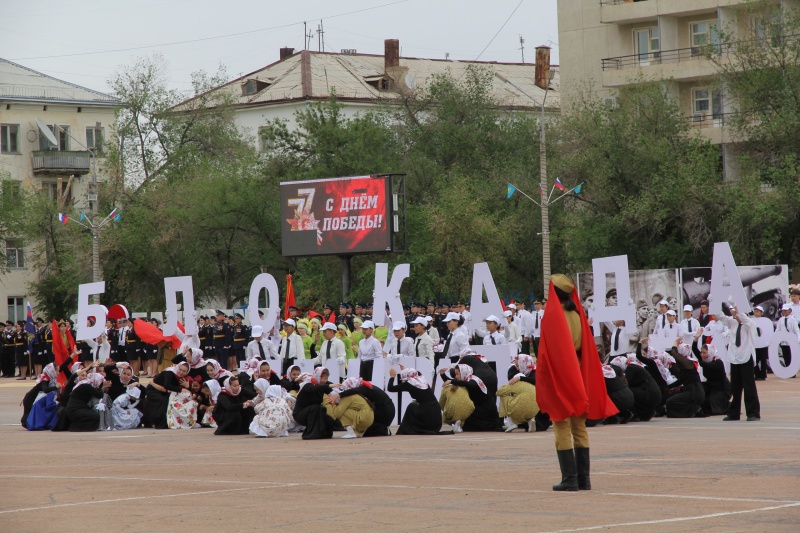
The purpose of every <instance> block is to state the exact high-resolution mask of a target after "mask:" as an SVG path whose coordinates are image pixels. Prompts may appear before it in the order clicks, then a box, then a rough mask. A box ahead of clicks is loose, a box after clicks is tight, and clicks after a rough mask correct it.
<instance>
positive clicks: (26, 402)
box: [20, 382, 44, 427]
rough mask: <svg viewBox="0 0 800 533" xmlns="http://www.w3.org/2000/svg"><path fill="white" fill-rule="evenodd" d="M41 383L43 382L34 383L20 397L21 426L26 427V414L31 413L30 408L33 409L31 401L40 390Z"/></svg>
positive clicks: (34, 399)
mask: <svg viewBox="0 0 800 533" xmlns="http://www.w3.org/2000/svg"><path fill="white" fill-rule="evenodd" d="M43 383H44V382H42V383H37V384H36V385H34V386H33V387H32V388H31V390H29V391H28V392H27V393H25V396H23V398H22V418H21V419H20V423H21V424H22V427H28V426H27V424H28V422H27V421H28V415H29V414H30V413H31V409H33V402H34V401H36V397H37V396H38V395H39V393H40V392H41V391H42V384H43Z"/></svg>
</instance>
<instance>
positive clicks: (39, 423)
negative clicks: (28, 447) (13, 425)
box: [25, 392, 58, 431]
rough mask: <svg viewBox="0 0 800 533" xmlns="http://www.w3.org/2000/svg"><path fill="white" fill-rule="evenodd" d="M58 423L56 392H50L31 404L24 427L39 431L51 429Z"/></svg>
mask: <svg viewBox="0 0 800 533" xmlns="http://www.w3.org/2000/svg"><path fill="white" fill-rule="evenodd" d="M57 423H58V404H57V403H56V393H55V392H50V393H48V394H47V396H44V397H42V398H41V399H40V400H39V401H38V402H36V403H34V404H33V409H31V412H30V414H29V415H28V419H27V420H26V421H25V427H27V428H28V431H41V430H44V429H53V428H54V427H56V424H57Z"/></svg>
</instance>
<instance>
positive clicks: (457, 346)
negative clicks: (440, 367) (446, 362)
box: [444, 329, 469, 357]
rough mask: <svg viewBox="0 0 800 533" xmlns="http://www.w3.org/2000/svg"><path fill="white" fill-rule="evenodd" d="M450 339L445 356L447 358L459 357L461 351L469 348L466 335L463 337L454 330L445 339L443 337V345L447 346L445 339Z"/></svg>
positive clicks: (459, 332)
mask: <svg viewBox="0 0 800 533" xmlns="http://www.w3.org/2000/svg"><path fill="white" fill-rule="evenodd" d="M448 338H450V346H449V347H448V349H447V353H446V354H445V356H447V357H458V356H460V355H461V350H465V349H467V348H469V341H468V340H467V337H466V335H464V334H463V333H462V332H461V331H459V330H458V329H456V330H455V331H454V332H451V333H450V334H449V335H448V336H447V337H445V340H444V343H445V344H447V339H448Z"/></svg>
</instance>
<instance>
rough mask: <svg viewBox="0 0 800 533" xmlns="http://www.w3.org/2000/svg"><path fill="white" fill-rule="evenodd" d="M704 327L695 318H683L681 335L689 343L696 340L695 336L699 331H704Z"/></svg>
mask: <svg viewBox="0 0 800 533" xmlns="http://www.w3.org/2000/svg"><path fill="white" fill-rule="evenodd" d="M702 331H703V327H702V326H701V325H700V322H698V321H697V319H695V318H684V319H683V320H681V337H683V338H684V340H685V341H688V343H689V344H691V343H693V342H694V337H695V335H697V333H698V332H702Z"/></svg>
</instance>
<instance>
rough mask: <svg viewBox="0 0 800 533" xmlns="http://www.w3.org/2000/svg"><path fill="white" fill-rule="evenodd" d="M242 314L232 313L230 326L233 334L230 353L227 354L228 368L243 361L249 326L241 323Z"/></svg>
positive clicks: (248, 336)
mask: <svg viewBox="0 0 800 533" xmlns="http://www.w3.org/2000/svg"><path fill="white" fill-rule="evenodd" d="M242 320H244V316H242V315H241V314H240V313H236V314H235V315H234V322H235V323H234V325H233V327H231V333H232V334H233V344H232V346H231V353H230V355H229V356H228V368H235V367H237V366H239V363H240V362H242V361H244V359H245V356H244V351H245V348H246V347H247V343H248V341H249V340H250V328H249V327H247V326H245V325H244V324H242Z"/></svg>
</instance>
